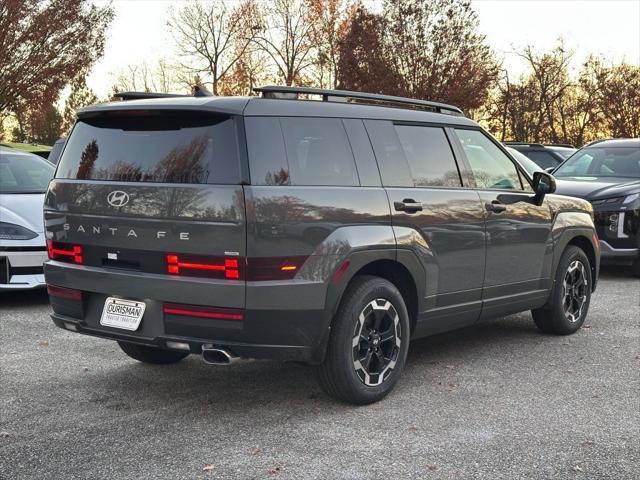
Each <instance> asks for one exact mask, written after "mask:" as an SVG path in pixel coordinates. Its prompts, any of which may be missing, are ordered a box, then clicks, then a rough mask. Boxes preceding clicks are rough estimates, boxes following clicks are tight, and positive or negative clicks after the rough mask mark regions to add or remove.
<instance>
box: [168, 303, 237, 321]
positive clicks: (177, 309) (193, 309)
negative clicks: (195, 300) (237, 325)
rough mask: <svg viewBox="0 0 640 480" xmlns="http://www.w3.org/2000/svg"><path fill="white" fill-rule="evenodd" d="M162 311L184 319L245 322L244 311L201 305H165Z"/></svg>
mask: <svg viewBox="0 0 640 480" xmlns="http://www.w3.org/2000/svg"><path fill="white" fill-rule="evenodd" d="M162 311H163V312H164V313H165V314H166V315H180V316H184V317H199V318H211V319H214V320H243V319H244V311H243V310H238V309H234V308H217V307H205V306H200V305H184V304H182V303H165V304H164V305H163V307H162Z"/></svg>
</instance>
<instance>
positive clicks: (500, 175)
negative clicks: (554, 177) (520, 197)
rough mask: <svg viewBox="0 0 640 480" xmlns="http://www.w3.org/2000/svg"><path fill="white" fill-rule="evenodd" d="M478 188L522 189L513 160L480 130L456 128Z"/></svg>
mask: <svg viewBox="0 0 640 480" xmlns="http://www.w3.org/2000/svg"><path fill="white" fill-rule="evenodd" d="M455 132H456V135H457V136H458V138H459V139H460V143H461V144H462V148H464V152H465V154H466V156H467V159H468V160H469V164H470V166H471V170H472V171H473V176H474V177H475V179H476V184H477V186H478V188H499V189H500V188H501V189H506V190H521V189H522V184H521V183H520V176H519V175H518V170H517V169H516V166H515V165H514V164H513V162H512V161H511V160H510V159H509V157H507V156H506V155H505V154H504V153H502V151H501V150H500V149H499V148H498V147H497V146H496V145H495V144H494V143H493V142H492V141H491V140H489V138H487V136H486V135H484V133H482V132H481V131H479V130H463V129H458V128H456V129H455Z"/></svg>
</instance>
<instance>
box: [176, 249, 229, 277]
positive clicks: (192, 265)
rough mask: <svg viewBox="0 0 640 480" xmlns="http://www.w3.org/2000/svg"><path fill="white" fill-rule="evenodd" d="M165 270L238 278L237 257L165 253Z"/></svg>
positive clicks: (182, 273)
mask: <svg viewBox="0 0 640 480" xmlns="http://www.w3.org/2000/svg"><path fill="white" fill-rule="evenodd" d="M166 259H167V272H168V273H170V274H172V275H195V276H206V277H213V278H226V279H229V280H239V279H240V262H239V260H238V259H237V258H221V257H203V256H194V255H176V254H174V253H170V254H167V256H166Z"/></svg>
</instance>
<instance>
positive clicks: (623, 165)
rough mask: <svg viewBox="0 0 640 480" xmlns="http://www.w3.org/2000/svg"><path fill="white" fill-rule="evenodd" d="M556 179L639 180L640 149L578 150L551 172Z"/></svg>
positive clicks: (594, 148)
mask: <svg viewBox="0 0 640 480" xmlns="http://www.w3.org/2000/svg"><path fill="white" fill-rule="evenodd" d="M553 174H554V176H557V177H571V176H578V175H587V176H592V177H627V178H640V149H639V148H634V147H611V148H606V147H599V148H596V147H592V148H587V149H585V150H580V151H578V152H577V153H575V154H574V155H573V156H572V157H571V158H570V159H569V160H567V161H566V162H564V163H563V164H562V165H561V166H560V167H558V170H556V171H555V172H553Z"/></svg>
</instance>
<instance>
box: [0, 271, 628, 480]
mask: <svg viewBox="0 0 640 480" xmlns="http://www.w3.org/2000/svg"><path fill="white" fill-rule="evenodd" d="M48 313H49V307H48V305H47V299H46V296H45V295H44V294H43V293H42V292H28V293H4V294H0V340H1V345H0V368H1V372H0V374H1V378H0V380H1V384H0V401H1V403H0V407H1V409H0V431H1V432H2V433H1V434H0V478H2V479H20V478H39V479H76V478H92V479H107V478H109V479H111V478H136V479H142V478H149V479H159V478H163V479H164V478H171V479H177V478H188V479H196V478H204V479H208V478H240V479H249V478H281V479H307V478H309V479H378V478H380V479H382V478H421V479H422V478H424V479H432V478H433V479H456V480H459V479H469V478H474V479H490V480H497V479H505V480H506V479H508V480H513V479H520V478H532V479H533V478H535V479H565V478H568V479H574V478H575V479H587V478H588V479H616V480H621V479H634V480H635V479H637V478H639V476H640V339H639V337H640V281H638V280H634V279H632V278H629V277H628V276H626V274H625V273H624V272H623V271H617V270H605V271H603V274H602V277H601V283H600V285H599V287H598V290H597V292H596V294H595V296H594V298H593V301H592V305H591V311H590V313H589V317H588V319H587V322H586V325H585V327H584V328H583V329H582V330H581V331H579V332H578V333H577V334H575V335H573V336H569V337H553V336H546V335H542V334H540V333H538V332H537V330H536V329H535V327H534V325H533V322H532V320H531V316H530V315H529V314H528V313H524V314H519V315H512V316H509V317H506V318H503V319H500V320H498V321H496V322H495V323H491V324H485V325H478V326H475V327H472V328H468V329H464V330H460V331H457V332H452V333H448V334H444V335H439V336H437V337H432V338H429V339H424V340H420V341H416V342H414V343H412V345H411V349H410V352H409V360H408V365H407V368H406V370H405V373H404V376H403V379H402V380H401V382H400V383H399V385H398V386H397V387H396V389H395V391H394V392H393V393H392V394H391V395H389V397H387V398H386V399H385V400H384V401H382V402H380V403H378V404H375V405H371V406H367V407H353V406H345V405H342V404H338V403H335V402H333V401H331V400H330V399H328V398H327V397H326V396H325V395H324V394H323V393H322V392H321V391H320V389H319V388H318V387H317V385H316V383H315V379H314V376H313V371H312V370H311V369H310V368H307V367H304V366H300V365H297V364H279V363H274V362H266V361H243V362H240V363H238V364H235V365H233V366H231V367H213V366H207V365H204V364H203V363H202V361H201V359H200V358H198V357H196V356H192V357H189V358H187V359H186V360H185V361H183V362H182V363H180V364H178V365H172V366H162V367H156V366H148V365H143V364H140V363H137V362H135V361H134V360H131V359H129V358H128V357H126V356H125V355H124V353H122V352H121V351H120V350H119V348H118V346H117V345H116V344H115V343H114V342H111V341H106V340H100V339H96V338H91V337H87V336H83V335H78V334H73V333H69V332H66V331H64V330H61V329H58V328H56V327H55V326H54V325H53V323H52V322H51V321H50V319H49V317H48Z"/></svg>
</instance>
